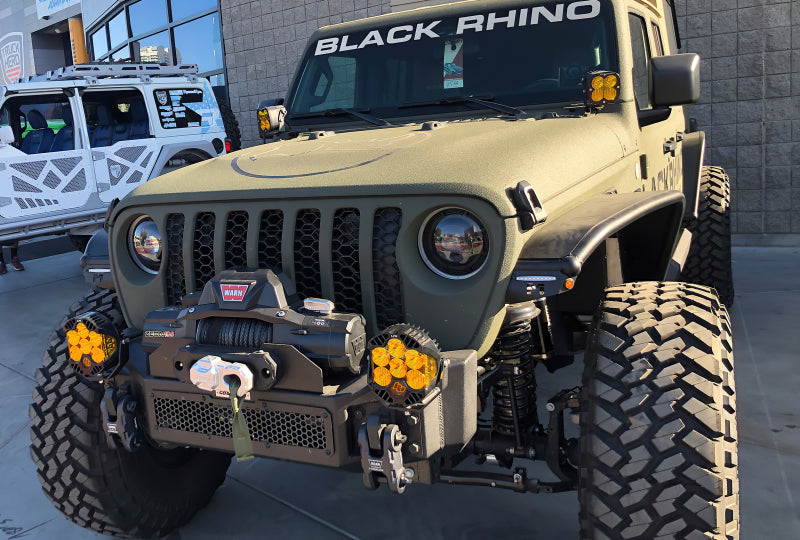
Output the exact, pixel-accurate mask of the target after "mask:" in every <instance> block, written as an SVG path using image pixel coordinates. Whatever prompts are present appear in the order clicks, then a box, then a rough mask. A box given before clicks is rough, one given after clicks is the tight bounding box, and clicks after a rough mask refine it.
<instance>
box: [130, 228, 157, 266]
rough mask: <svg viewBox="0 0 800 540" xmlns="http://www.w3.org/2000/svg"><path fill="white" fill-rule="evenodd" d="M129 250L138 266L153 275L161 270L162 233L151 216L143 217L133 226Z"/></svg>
mask: <svg viewBox="0 0 800 540" xmlns="http://www.w3.org/2000/svg"><path fill="white" fill-rule="evenodd" d="M128 249H129V251H130V253H131V257H132V258H133V260H134V261H135V262H136V264H137V265H138V266H139V268H141V269H142V270H144V271H145V272H149V273H151V274H157V273H158V269H159V268H161V252H162V250H161V232H159V230H158V227H157V226H156V223H155V222H154V221H153V220H152V219H151V218H150V217H149V216H142V217H140V218H139V219H137V220H136V221H135V222H134V223H133V225H132V226H131V230H130V234H129V235H128Z"/></svg>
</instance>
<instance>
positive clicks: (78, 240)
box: [67, 234, 92, 253]
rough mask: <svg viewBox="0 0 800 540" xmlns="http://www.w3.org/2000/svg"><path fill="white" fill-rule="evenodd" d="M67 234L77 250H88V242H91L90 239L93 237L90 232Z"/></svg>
mask: <svg viewBox="0 0 800 540" xmlns="http://www.w3.org/2000/svg"><path fill="white" fill-rule="evenodd" d="M67 236H69V241H70V243H71V244H72V247H74V248H75V251H80V252H81V253H83V252H84V251H86V244H88V243H89V239H90V238H91V237H92V236H91V235H90V234H69V235H67Z"/></svg>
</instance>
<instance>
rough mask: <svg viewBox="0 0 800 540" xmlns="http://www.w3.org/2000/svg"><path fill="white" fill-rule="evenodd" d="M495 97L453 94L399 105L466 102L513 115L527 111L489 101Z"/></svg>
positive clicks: (401, 107)
mask: <svg viewBox="0 0 800 540" xmlns="http://www.w3.org/2000/svg"><path fill="white" fill-rule="evenodd" d="M493 99H494V97H492V96H481V97H471V96H470V97H461V96H453V97H445V98H441V99H434V100H432V101H417V102H411V103H403V104H402V105H399V106H398V109H408V108H411V107H429V106H431V105H463V104H465V103H474V104H475V105H480V106H481V107H484V108H486V109H492V110H493V111H498V112H501V113H505V114H510V115H512V116H521V115H523V114H525V111H523V110H522V109H518V108H516V107H512V106H511V105H503V104H502V103H496V102H494V101H488V100H493Z"/></svg>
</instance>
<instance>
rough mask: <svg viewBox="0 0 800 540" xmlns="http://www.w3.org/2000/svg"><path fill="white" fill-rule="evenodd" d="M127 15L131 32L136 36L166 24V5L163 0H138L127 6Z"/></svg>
mask: <svg viewBox="0 0 800 540" xmlns="http://www.w3.org/2000/svg"><path fill="white" fill-rule="evenodd" d="M128 16H129V17H130V20H131V33H132V34H133V35H134V36H138V35H139V34H143V33H145V32H147V31H148V30H152V29H153V28H158V27H159V26H164V25H165V24H167V6H166V3H165V1H164V0H139V1H138V2H136V3H135V4H131V5H130V6H128Z"/></svg>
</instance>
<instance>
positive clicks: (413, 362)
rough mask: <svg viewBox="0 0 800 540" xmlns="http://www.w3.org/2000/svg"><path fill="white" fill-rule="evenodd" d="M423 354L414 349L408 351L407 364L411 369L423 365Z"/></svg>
mask: <svg viewBox="0 0 800 540" xmlns="http://www.w3.org/2000/svg"><path fill="white" fill-rule="evenodd" d="M422 357H423V355H422V354H420V353H419V352H418V351H415V350H414V349H409V350H407V351H406V365H407V366H408V368H409V369H419V368H421V367H422V362H423V359H422Z"/></svg>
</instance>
